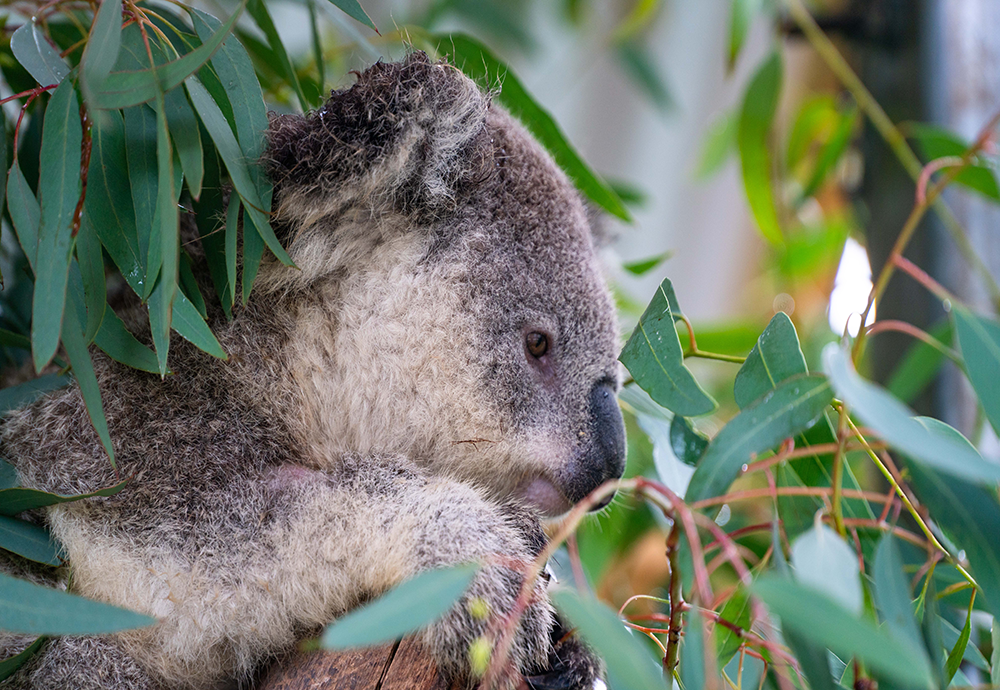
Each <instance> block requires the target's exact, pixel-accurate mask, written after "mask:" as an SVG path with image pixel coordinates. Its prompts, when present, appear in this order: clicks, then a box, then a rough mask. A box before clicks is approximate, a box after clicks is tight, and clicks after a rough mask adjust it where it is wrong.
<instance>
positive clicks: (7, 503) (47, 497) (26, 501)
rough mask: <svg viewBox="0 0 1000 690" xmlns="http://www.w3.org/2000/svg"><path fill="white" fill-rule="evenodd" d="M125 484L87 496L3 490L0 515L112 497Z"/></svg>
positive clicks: (18, 488) (27, 490) (0, 498)
mask: <svg viewBox="0 0 1000 690" xmlns="http://www.w3.org/2000/svg"><path fill="white" fill-rule="evenodd" d="M127 483H128V481H127V480H126V481H123V482H121V483H119V484H115V485H114V486H107V487H104V488H103V489H98V490H97V491H93V492H91V493H88V494H75V495H72V496H64V495H62V494H53V493H49V492H47V491H39V490H38V489H25V488H22V487H16V488H13V489H3V490H0V515H17V514H18V513H23V512H24V511H26V510H34V509H35V508H44V507H45V506H54V505H58V504H60V503H72V502H73V501H81V500H83V499H85V498H92V497H93V496H114V495H115V494H116V493H118V492H119V491H121V490H122V489H124V488H125V485H126V484H127Z"/></svg>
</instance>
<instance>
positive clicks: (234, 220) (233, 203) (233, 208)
mask: <svg viewBox="0 0 1000 690" xmlns="http://www.w3.org/2000/svg"><path fill="white" fill-rule="evenodd" d="M242 210H243V206H242V205H241V204H240V197H239V195H237V194H230V195H229V208H228V209H227V210H226V286H227V288H226V289H227V290H228V291H229V294H230V295H235V294H236V239H237V237H236V235H237V232H238V231H239V224H240V212H241V211H242ZM246 232H247V224H246V223H244V225H243V237H244V240H243V271H244V278H243V286H244V289H245V290H246V292H244V294H243V302H244V304H245V303H246V301H247V297H248V296H249V288H247V284H248V283H249V285H250V286H252V285H253V278H254V277H256V270H254V275H253V276H247V275H246V273H247V271H248V268H247V265H248V263H247V259H248V258H250V259H251V263H252V257H247V253H248V252H247V237H246ZM251 233H252V234H254V235H256V238H257V240H256V241H257V243H258V244H263V243H262V242H261V241H260V235H257V233H256V232H253V230H251ZM257 253H258V254H259V253H260V252H257ZM257 265H260V258H259V257H258V259H257ZM247 277H249V278H250V280H249V281H248V280H247Z"/></svg>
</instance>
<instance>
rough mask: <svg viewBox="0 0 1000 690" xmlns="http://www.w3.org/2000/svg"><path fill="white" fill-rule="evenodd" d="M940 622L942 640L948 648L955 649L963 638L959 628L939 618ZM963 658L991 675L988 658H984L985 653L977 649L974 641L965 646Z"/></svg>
mask: <svg viewBox="0 0 1000 690" xmlns="http://www.w3.org/2000/svg"><path fill="white" fill-rule="evenodd" d="M966 619H968V616H966ZM938 620H940V621H941V639H942V640H943V641H944V643H945V645H946V646H948V647H949V648H952V649H953V648H954V647H955V645H956V644H957V643H958V639H959V637H961V633H959V631H958V628H956V627H955V626H954V625H952V624H951V623H949V622H948V621H947V620H946V619H944V618H939V619H938ZM963 658H964V659H965V661H967V662H968V663H970V664H972V665H973V666H975V667H976V668H978V669H979V670H980V671H985V672H987V673H989V671H990V662H988V661H987V660H986V657H984V656H983V653H982V652H980V651H979V648H978V647H976V644H975V641H974V640H972V639H970V640H969V642H968V643H967V644H966V645H965V651H964V657H963Z"/></svg>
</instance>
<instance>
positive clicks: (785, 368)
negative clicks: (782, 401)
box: [733, 312, 808, 409]
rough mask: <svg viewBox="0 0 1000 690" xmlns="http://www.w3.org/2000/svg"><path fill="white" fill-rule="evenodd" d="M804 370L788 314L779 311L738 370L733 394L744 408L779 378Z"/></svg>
mask: <svg viewBox="0 0 1000 690" xmlns="http://www.w3.org/2000/svg"><path fill="white" fill-rule="evenodd" d="M807 371H808V370H807V369H806V358H805V356H804V355H803V354H802V348H801V346H800V345H799V336H798V334H797V333H796V332H795V326H794V325H793V324H792V320H791V319H789V318H788V315H787V314H785V313H784V312H778V313H777V314H775V315H774V318H772V319H771V322H770V323H769V324H767V328H765V329H764V332H763V333H761V334H760V337H759V338H757V344H756V345H754V346H753V349H752V350H750V354H749V355H747V359H746V361H745V362H744V363H743V366H741V367H740V370H739V372H737V374H736V381H735V382H734V383H733V397H735V398H736V404H737V405H739V406H740V409H743V408H745V407H747V406H748V405H750V403H752V402H753V401H754V400H757V399H758V398H760V397H761V396H763V395H764V394H765V393H767V392H768V391H770V390H773V389H774V387H775V386H777V385H778V384H779V383H780V382H781V381H784V380H785V379H787V378H789V377H791V376H795V375H796V374H805V373H807Z"/></svg>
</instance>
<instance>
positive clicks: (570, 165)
mask: <svg viewBox="0 0 1000 690" xmlns="http://www.w3.org/2000/svg"><path fill="white" fill-rule="evenodd" d="M437 41H438V46H437V48H438V52H439V53H442V54H444V53H451V55H452V56H453V61H454V63H455V65H456V66H458V67H459V68H460V69H461V70H462V71H463V72H465V73H466V74H467V75H468V76H470V77H471V78H473V79H475V80H478V81H479V82H481V83H487V84H488V83H492V82H493V81H494V80H496V79H501V78H502V79H503V88H502V89H501V91H500V93H499V94H497V96H496V100H497V101H499V102H500V103H501V104H502V105H503V106H504V107H505V108H507V110H509V111H510V112H511V114H512V115H513V116H514V117H516V118H517V119H518V120H520V121H521V122H522V123H523V124H524V126H525V127H527V129H528V131H530V132H531V133H532V134H534V135H535V137H536V138H537V139H538V141H539V142H540V143H541V144H542V145H543V146H544V147H545V148H546V149H548V151H549V153H550V154H552V157H553V158H554V159H555V161H556V163H557V164H559V167H561V168H562V169H563V170H564V171H565V172H566V174H567V175H568V176H569V178H570V179H571V180H573V182H574V184H576V186H577V188H578V189H579V190H580V191H581V192H583V193H584V195H585V196H586V197H587V198H588V199H590V200H591V201H593V202H594V203H595V204H597V205H598V206H600V207H601V208H603V209H604V210H605V211H607V212H608V213H610V214H611V215H613V216H617V217H618V218H621V219H622V220H624V221H627V222H630V221H631V220H632V217H631V215H629V212H628V211H627V210H626V209H625V206H624V205H623V204H622V202H621V199H619V198H618V197H617V196H615V193H614V191H612V189H611V188H610V187H609V186H608V184H607V183H606V182H604V180H602V179H601V178H599V177H598V176H597V175H596V174H594V172H593V171H591V170H590V168H589V167H587V164H586V163H584V162H583V160H582V159H581V158H580V156H579V154H577V152H576V151H575V150H574V149H573V147H572V146H571V145H570V143H569V141H567V140H566V136H565V135H564V134H563V133H562V130H560V129H559V125H558V124H556V121H555V120H553V119H552V116H551V115H549V113H548V112H546V111H545V110H544V109H543V108H542V107H541V106H540V105H539V104H538V103H537V102H536V101H535V99H534V98H532V97H531V96H530V95H529V94H528V92H527V91H526V90H525V88H524V86H523V85H522V84H521V82H520V81H519V80H518V79H517V77H515V76H514V73H513V71H511V69H510V68H509V67H508V66H507V65H506V64H504V63H503V62H501V61H500V60H498V59H497V58H496V56H494V55H493V53H491V52H490V51H489V50H488V49H487V48H486V46H484V45H483V44H482V43H479V42H478V41H477V40H475V39H474V38H472V37H470V36H466V35H464V34H458V33H453V34H449V35H446V36H438V37H437Z"/></svg>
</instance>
